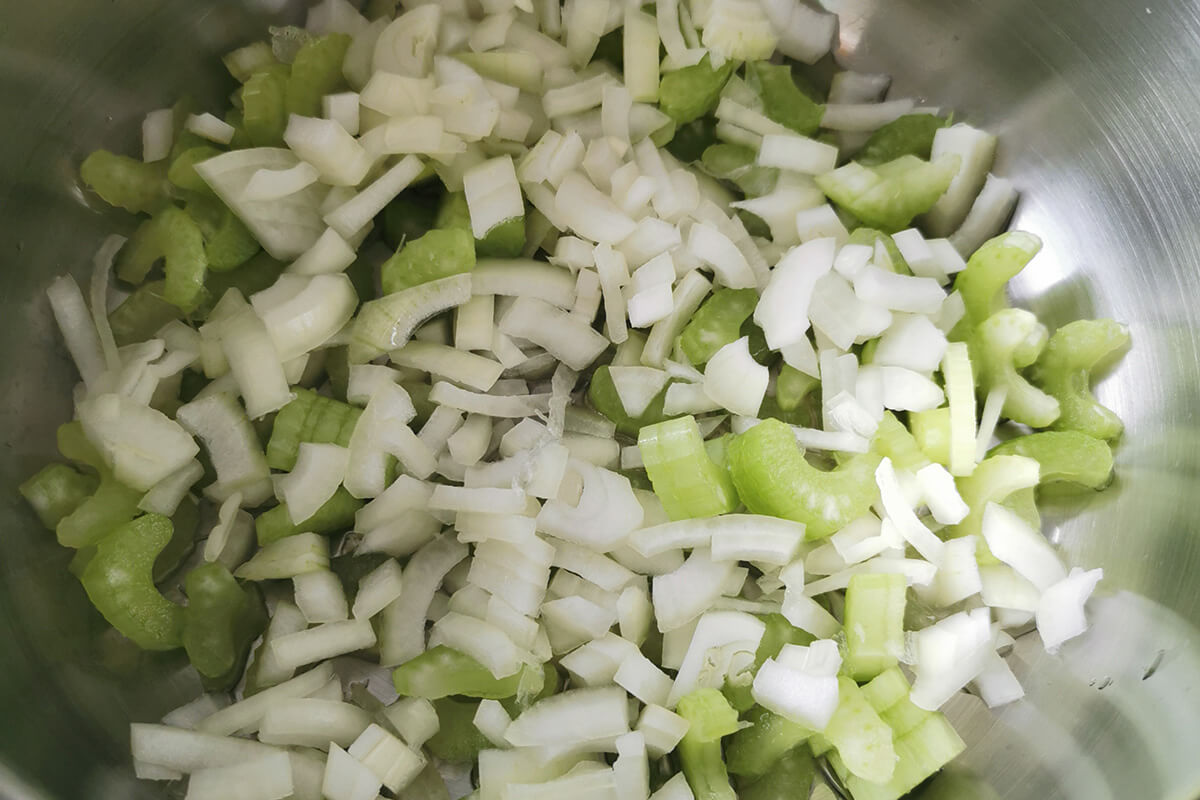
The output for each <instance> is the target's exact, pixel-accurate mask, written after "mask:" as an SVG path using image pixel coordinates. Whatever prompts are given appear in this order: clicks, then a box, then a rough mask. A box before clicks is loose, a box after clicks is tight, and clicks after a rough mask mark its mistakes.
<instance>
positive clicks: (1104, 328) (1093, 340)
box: [1034, 319, 1129, 439]
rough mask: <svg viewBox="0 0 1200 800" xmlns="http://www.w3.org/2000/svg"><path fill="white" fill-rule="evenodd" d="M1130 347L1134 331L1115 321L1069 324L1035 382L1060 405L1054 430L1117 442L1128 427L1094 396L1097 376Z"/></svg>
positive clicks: (1047, 352) (1038, 368)
mask: <svg viewBox="0 0 1200 800" xmlns="http://www.w3.org/2000/svg"><path fill="white" fill-rule="evenodd" d="M1128 346H1129V328H1128V327H1127V326H1125V325H1122V324H1121V323H1119V322H1114V321H1112V320H1110V319H1097V320H1078V321H1076V322H1071V323H1068V324H1066V325H1064V326H1062V327H1061V328H1059V329H1058V330H1057V331H1055V332H1054V335H1053V336H1051V337H1050V341H1049V342H1047V343H1046V349H1045V350H1044V351H1043V352H1042V354H1041V357H1040V358H1038V361H1037V364H1036V366H1035V367H1034V379H1035V381H1036V382H1037V383H1038V385H1040V386H1041V387H1042V388H1043V389H1045V390H1046V392H1047V393H1048V394H1050V395H1052V396H1053V397H1054V398H1056V399H1057V400H1058V403H1059V407H1060V409H1061V411H1062V413H1061V414H1060V415H1059V418H1058V419H1057V420H1055V421H1054V428H1056V429H1058V430H1064V431H1079V432H1080V433H1086V434H1087V435H1089V436H1093V437H1095V438H1097V439H1115V438H1117V437H1118V436H1120V435H1121V432H1122V431H1123V430H1124V425H1123V424H1122V423H1121V420H1120V418H1119V417H1118V416H1117V415H1116V414H1115V413H1113V412H1112V411H1111V410H1109V409H1107V408H1105V407H1104V406H1102V405H1101V404H1100V403H1099V402H1098V401H1097V400H1096V398H1095V397H1094V396H1093V395H1092V391H1091V381H1092V371H1093V370H1095V369H1097V368H1099V367H1103V366H1106V365H1107V364H1109V363H1111V362H1112V360H1113V359H1114V357H1116V356H1119V355H1120V354H1121V353H1123V352H1124V350H1125V349H1126V348H1127V347H1128Z"/></svg>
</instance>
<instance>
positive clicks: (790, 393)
mask: <svg viewBox="0 0 1200 800" xmlns="http://www.w3.org/2000/svg"><path fill="white" fill-rule="evenodd" d="M820 385H821V381H819V380H818V379H816V378H814V377H813V376H811V375H805V374H804V373H803V372H801V371H800V370H798V369H795V368H793V367H790V366H788V365H787V364H784V365H782V366H781V367H780V368H779V376H778V377H777V378H776V379H775V402H776V403H778V404H779V410H780V411H783V412H785V413H786V412H790V411H795V410H796V409H797V408H799V407H800V404H801V403H803V402H804V398H806V397H808V395H809V394H810V393H811V392H812V391H813V390H814V389H816V388H817V387H818V386H820ZM894 460H895V459H893V461H894Z"/></svg>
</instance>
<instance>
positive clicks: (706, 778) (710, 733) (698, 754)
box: [675, 689, 738, 800]
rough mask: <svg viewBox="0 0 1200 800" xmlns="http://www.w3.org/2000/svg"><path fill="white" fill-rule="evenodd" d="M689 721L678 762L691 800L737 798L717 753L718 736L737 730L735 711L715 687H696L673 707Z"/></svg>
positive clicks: (680, 743)
mask: <svg viewBox="0 0 1200 800" xmlns="http://www.w3.org/2000/svg"><path fill="white" fill-rule="evenodd" d="M675 711H676V713H677V714H679V716H681V717H683V718H684V719H686V720H687V721H688V723H689V727H688V731H687V733H686V734H684V737H683V739H682V740H681V741H680V742H679V746H678V748H677V750H676V751H677V752H678V753H679V764H680V767H681V768H682V769H683V774H684V777H686V778H687V782H688V785H689V786H690V787H691V788H692V794H693V796H694V797H695V800H737V794H736V793H734V791H733V787H732V786H730V785H729V773H728V772H727V771H726V769H725V760H724V758H723V757H722V755H721V737H723V736H727V735H728V734H730V733H733V732H734V731H736V730H737V729H738V719H737V712H736V711H734V710H733V707H732V706H730V705H729V703H728V702H727V701H726V700H725V697H724V695H722V694H721V693H720V692H718V691H717V690H716V689H697V690H696V691H694V692H692V693H691V694H689V695H685V696H684V697H683V698H682V699H680V701H679V705H678V707H677V708H676V709H675Z"/></svg>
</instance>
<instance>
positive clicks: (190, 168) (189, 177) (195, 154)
mask: <svg viewBox="0 0 1200 800" xmlns="http://www.w3.org/2000/svg"><path fill="white" fill-rule="evenodd" d="M223 152H224V151H223V150H219V149H217V148H216V147H213V146H212V145H211V144H200V145H196V146H195V147H189V148H188V149H187V150H184V151H183V152H182V153H180V154H179V155H177V156H175V158H173V159H171V166H170V167H169V168H168V169H167V180H169V181H170V182H171V183H172V184H173V185H175V186H178V187H179V188H180V189H184V190H186V191H189V192H196V193H197V194H202V195H205V196H208V197H211V196H212V194H213V190H212V188H211V187H210V186H209V185H208V184H207V183H205V182H204V179H203V178H201V177H200V176H199V175H197V174H196V164H199V163H200V162H201V161H207V160H208V159H210V158H215V157H217V156H219V155H221V153H223Z"/></svg>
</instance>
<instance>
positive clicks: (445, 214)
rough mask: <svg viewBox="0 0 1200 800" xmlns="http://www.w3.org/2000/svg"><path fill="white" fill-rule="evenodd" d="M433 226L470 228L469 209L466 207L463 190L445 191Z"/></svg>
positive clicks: (465, 197)
mask: <svg viewBox="0 0 1200 800" xmlns="http://www.w3.org/2000/svg"><path fill="white" fill-rule="evenodd" d="M433 227H435V228H463V229H465V230H468V231H469V230H471V210H470V209H469V208H467V195H466V193H465V192H447V193H446V196H445V197H443V198H442V203H441V205H440V206H438V210H437V216H436V217H435V218H434V221H433Z"/></svg>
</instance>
